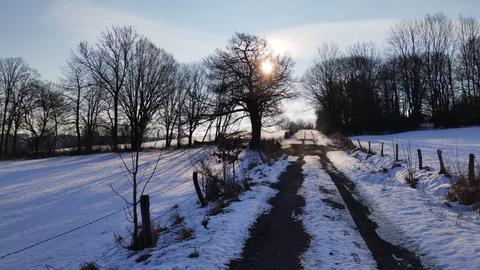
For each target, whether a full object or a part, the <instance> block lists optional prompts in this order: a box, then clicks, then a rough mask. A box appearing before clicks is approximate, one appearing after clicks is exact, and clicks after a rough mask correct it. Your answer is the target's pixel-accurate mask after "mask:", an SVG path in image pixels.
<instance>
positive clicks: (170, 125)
mask: <svg viewBox="0 0 480 270" xmlns="http://www.w3.org/2000/svg"><path fill="white" fill-rule="evenodd" d="M180 74H181V73H180V72H179V71H178V70H177V72H176V79H175V84H174V85H173V86H172V87H170V88H168V89H166V90H167V93H166V97H165V98H164V99H163V103H162V104H161V108H160V111H159V113H158V117H159V121H160V122H161V125H162V126H163V129H164V132H165V148H170V146H171V143H172V139H173V135H174V131H175V128H177V126H178V123H179V119H180V112H181V109H182V104H183V98H184V93H185V88H184V83H185V80H184V78H183V76H182V75H180ZM177 131H178V128H177Z"/></svg>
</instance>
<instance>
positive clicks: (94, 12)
mask: <svg viewBox="0 0 480 270" xmlns="http://www.w3.org/2000/svg"><path fill="white" fill-rule="evenodd" d="M42 20H43V22H45V23H47V24H49V25H54V26H56V27H59V28H60V29H61V30H62V31H63V32H66V33H67V34H69V35H70V37H71V42H72V43H74V44H75V43H77V42H79V41H80V40H87V41H90V42H92V41H95V40H96V39H97V38H98V36H99V35H100V33H101V32H102V31H103V30H105V29H106V28H107V27H109V26H112V25H133V26H134V27H135V28H136V29H137V30H138V31H139V32H140V33H142V34H144V35H146V36H147V37H148V38H150V39H151V40H152V41H153V42H154V43H156V44H157V45H158V46H159V47H162V48H164V49H166V50H167V51H169V52H171V53H173V54H174V55H175V57H176V58H177V59H178V60H179V61H181V62H192V61H199V60H201V59H202V58H203V57H205V56H207V55H209V54H210V53H212V52H213V50H214V49H215V48H217V47H220V46H224V44H225V42H226V41H227V39H228V37H223V36H220V35H214V34H211V33H204V32H199V31H195V30H193V29H188V28H183V27H179V26H177V25H173V24H169V23H166V22H163V21H160V20H155V19H152V18H147V17H142V16H139V15H136V14H134V13H131V12H126V11H123V10H119V9H115V8H106V7H103V6H100V5H98V4H97V3H95V2H93V1H81V2H80V1H78V2H77V1H76V2H74V1H52V2H51V3H50V6H49V8H48V12H47V14H45V15H44V16H43V18H42Z"/></svg>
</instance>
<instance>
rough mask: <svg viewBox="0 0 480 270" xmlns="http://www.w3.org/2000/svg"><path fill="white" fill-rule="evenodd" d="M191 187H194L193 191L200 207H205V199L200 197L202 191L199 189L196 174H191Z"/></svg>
mask: <svg viewBox="0 0 480 270" xmlns="http://www.w3.org/2000/svg"><path fill="white" fill-rule="evenodd" d="M193 185H194V186H195V191H197V196H198V200H199V201H200V205H201V206H202V207H205V206H206V205H207V204H206V203H205V199H204V198H203V195H202V190H201V189H200V184H198V172H193Z"/></svg>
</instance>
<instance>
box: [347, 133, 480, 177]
mask: <svg viewBox="0 0 480 270" xmlns="http://www.w3.org/2000/svg"><path fill="white" fill-rule="evenodd" d="M357 139H359V140H360V141H361V142H362V146H363V147H367V143H368V141H371V143H372V150H373V151H375V152H378V153H379V152H380V147H381V146H380V143H381V142H384V151H385V153H386V154H389V155H392V153H393V144H394V143H398V144H399V156H400V158H401V159H405V151H406V150H407V149H408V147H409V146H410V148H411V153H412V155H413V157H414V161H415V162H416V153H417V152H416V151H417V149H421V150H422V155H423V159H424V162H423V164H424V165H425V166H430V167H432V168H436V169H438V167H439V164H438V158H437V149H441V150H442V152H443V159H444V161H445V165H446V166H447V167H449V169H450V170H451V171H458V170H459V169H460V170H463V171H465V170H466V165H467V162H468V154H470V153H473V154H475V156H476V157H477V159H480V127H468V128H452V129H437V130H419V131H409V132H402V133H396V134H390V135H372V136H370V135H367V136H356V137H352V140H353V142H354V144H355V145H357ZM404 150H405V151H404ZM457 164H458V166H457Z"/></svg>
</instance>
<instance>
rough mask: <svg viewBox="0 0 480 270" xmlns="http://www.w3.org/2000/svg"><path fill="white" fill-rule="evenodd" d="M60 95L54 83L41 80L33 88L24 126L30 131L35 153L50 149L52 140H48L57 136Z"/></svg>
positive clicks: (60, 104)
mask: <svg viewBox="0 0 480 270" xmlns="http://www.w3.org/2000/svg"><path fill="white" fill-rule="evenodd" d="M60 96H61V94H60V93H59V92H57V91H55V89H54V85H53V84H52V83H48V82H39V83H38V84H37V85H36V87H34V89H33V96H32V98H31V99H30V100H29V103H28V104H27V107H26V114H25V116H24V128H25V129H26V130H27V131H28V132H30V136H31V147H32V152H33V154H39V153H40V151H46V150H49V144H50V145H51V142H50V143H49V141H48V140H49V139H51V138H53V137H54V136H55V133H56V130H57V128H58V115H59V108H58V107H60V106H62V101H61V99H60V98H59V97H60ZM55 118H57V119H55Z"/></svg>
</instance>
